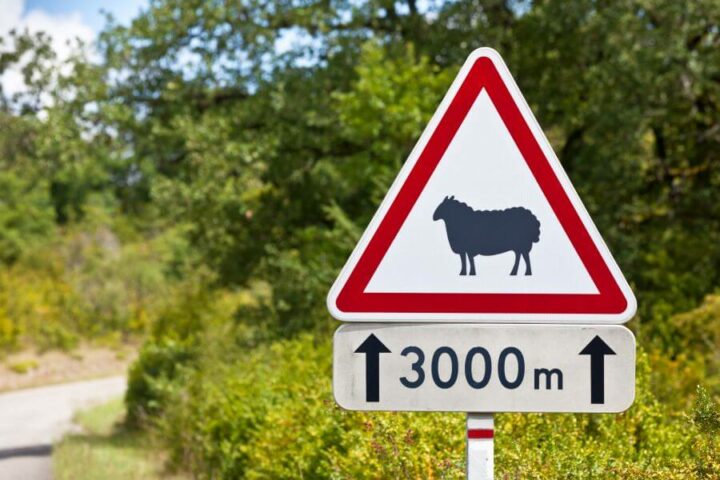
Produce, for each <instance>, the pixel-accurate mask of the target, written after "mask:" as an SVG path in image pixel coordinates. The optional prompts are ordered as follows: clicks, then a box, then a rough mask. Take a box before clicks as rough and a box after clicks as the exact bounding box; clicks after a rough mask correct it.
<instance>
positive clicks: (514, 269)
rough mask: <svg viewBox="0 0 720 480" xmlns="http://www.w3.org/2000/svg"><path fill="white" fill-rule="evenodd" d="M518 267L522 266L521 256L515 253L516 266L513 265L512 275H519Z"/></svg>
mask: <svg viewBox="0 0 720 480" xmlns="http://www.w3.org/2000/svg"><path fill="white" fill-rule="evenodd" d="M518 266H520V254H519V253H518V252H515V264H514V265H513V269H512V271H511V272H510V275H517V271H518Z"/></svg>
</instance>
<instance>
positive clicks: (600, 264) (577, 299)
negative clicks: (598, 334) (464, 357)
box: [336, 57, 628, 314]
mask: <svg viewBox="0 0 720 480" xmlns="http://www.w3.org/2000/svg"><path fill="white" fill-rule="evenodd" d="M483 88H484V89H486V91H487V93H488V95H489V97H490V99H491V100H492V102H493V104H494V105H495V108H496V109H497V111H498V113H499V114H500V117H501V118H502V120H503V122H504V123H505V126H506V128H507V129H508V131H509V132H510V135H511V136H512V138H513V139H514V141H515V143H516V145H517V147H518V149H519V150H520V153H521V154H522V156H523V157H524V159H525V161H526V162H527V165H528V167H529V168H530V170H531V172H532V174H533V176H534V177H535V179H536V181H537V182H538V184H539V186H540V188H541V190H542V191H543V193H544V194H545V197H546V198H547V200H548V202H549V203H550V206H551V208H552V209H553V211H554V213H555V215H556V216H557V218H558V220H559V221H560V224H561V225H562V227H563V228H564V230H565V233H566V234H567V236H568V238H569V239H570V242H571V243H572V245H573V246H574V247H575V250H576V251H577V254H578V256H579V257H580V259H581V260H582V262H583V264H584V265H585V268H586V269H587V271H588V273H589V274H590V277H591V278H592V280H593V281H594V282H595V286H596V287H597V289H598V292H599V293H597V294H536V293H533V294H525V293H507V294H503V293H501V294H498V293H374V292H373V293H366V292H365V291H364V290H365V288H366V287H367V285H368V283H369V282H370V279H371V278H372V276H373V274H374V273H375V270H376V269H377V267H378V266H379V265H380V262H381V261H382V259H383V257H384V256H385V253H386V252H387V250H388V249H389V247H390V245H391V244H392V242H393V241H394V239H395V236H396V235H397V233H398V231H399V230H400V228H401V227H402V225H403V223H404V222H405V219H406V217H407V216H408V214H409V213H410V211H411V209H412V207H413V206H414V204H415V201H416V200H417V199H418V197H419V196H420V194H421V193H422V191H423V189H424V188H425V185H426V183H427V181H428V179H429V178H430V177H431V175H432V174H433V172H434V171H435V167H436V166H437V165H438V163H439V161H440V159H441V158H442V157H443V154H444V153H445V150H446V149H447V147H448V145H449V144H450V142H451V141H452V139H453V137H454V136H455V133H456V132H457V130H458V128H459V127H460V125H461V124H462V122H463V121H464V119H465V116H466V115H467V113H468V111H469V110H470V108H471V107H472V105H473V103H474V102H475V99H476V98H477V96H478V95H479V94H480V92H481V91H482V89H483ZM336 306H337V308H338V309H339V310H340V311H342V312H346V313H440V314H553V313H554V314H621V313H623V312H624V311H625V310H626V308H627V306H628V301H627V299H626V298H625V295H624V294H623V292H622V290H621V289H620V286H619V285H618V283H617V282H616V280H615V278H614V277H613V275H612V273H611V271H610V268H609V267H608V265H607V264H606V262H605V260H604V259H603V257H602V255H601V254H600V252H599V250H598V247H597V246H596V245H595V242H594V241H593V238H592V236H591V235H590V233H589V232H588V230H587V229H586V227H585V225H584V224H583V222H582V220H581V218H580V216H579V215H578V212H577V211H576V210H575V207H574V206H573V204H572V202H571V201H570V198H569V197H568V194H567V193H566V192H565V189H564V188H563V186H562V184H561V182H560V180H559V179H558V178H557V176H556V174H555V172H554V171H553V168H552V166H551V165H550V162H549V161H548V158H547V157H546V156H545V154H544V152H543V150H542V148H541V147H540V145H539V143H538V141H537V139H536V138H535V136H534V135H533V133H532V130H531V129H530V127H529V126H528V124H527V123H526V121H525V118H524V117H523V115H522V112H521V110H520V108H519V107H518V105H517V104H516V102H515V100H514V99H513V96H512V95H511V93H510V91H509V90H508V87H507V85H505V83H504V81H503V79H502V77H501V76H500V74H499V72H498V70H497V68H496V67H495V65H494V63H493V61H492V60H491V59H490V58H488V57H480V58H478V59H477V60H476V61H475V62H474V64H473V65H472V67H471V69H470V71H469V72H468V74H467V76H466V77H465V79H464V81H463V83H462V85H461V86H460V88H459V89H458V91H457V93H456V95H455V98H453V99H452V101H451V103H450V105H449V106H448V108H447V110H446V111H445V113H444V114H443V116H442V118H441V120H440V122H439V123H438V125H437V128H436V129H435V131H434V132H433V133H432V135H431V137H430V139H429V140H428V142H427V144H426V145H425V148H424V150H423V151H422V152H421V154H420V157H419V158H418V160H417V162H416V163H415V165H414V166H413V168H412V170H411V171H410V173H409V175H408V176H407V178H406V180H405V183H404V184H403V185H402V186H401V188H400V190H399V192H398V194H397V196H396V197H395V199H394V201H393V203H392V205H391V206H390V208H389V209H388V210H387V213H386V215H385V217H384V218H383V219H382V221H381V222H380V224H379V226H378V228H377V230H376V231H375V234H374V236H373V237H372V238H371V239H370V241H369V242H368V243H367V245H366V248H365V251H364V252H362V255H361V257H360V258H359V260H358V262H357V263H356V265H355V268H354V269H353V271H352V272H351V273H350V275H349V276H348V278H347V281H346V283H345V285H343V286H342V289H341V290H340V292H339V294H338V296H337V300H336Z"/></svg>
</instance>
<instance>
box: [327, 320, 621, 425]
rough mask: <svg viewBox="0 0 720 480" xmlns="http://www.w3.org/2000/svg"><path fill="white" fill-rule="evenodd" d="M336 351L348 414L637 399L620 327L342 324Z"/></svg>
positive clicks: (539, 407) (337, 381) (580, 405)
mask: <svg viewBox="0 0 720 480" xmlns="http://www.w3.org/2000/svg"><path fill="white" fill-rule="evenodd" d="M333 355H334V363H333V392H334V394H335V400H336V401H337V403H338V405H340V406H341V407H343V408H346V409H349V410H410V411H458V412H588V413H610V412H622V411H624V410H626V409H627V408H629V407H630V405H632V403H633V400H634V398H635V337H634V336H633V334H632V332H631V331H630V330H628V329H627V328H625V327H621V326H571V325H541V326H536V325H472V324H445V325H439V324H435V325H428V324H415V325H411V324H404V325H403V324H355V325H343V326H342V327H340V328H338V330H337V331H336V332H335V338H334V353H333Z"/></svg>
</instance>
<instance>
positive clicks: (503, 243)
mask: <svg viewBox="0 0 720 480" xmlns="http://www.w3.org/2000/svg"><path fill="white" fill-rule="evenodd" d="M433 220H443V221H444V222H445V229H446V231H447V237H448V242H449V244H450V248H451V250H452V251H453V252H454V253H456V254H458V255H460V259H461V263H462V269H461V271H460V275H466V258H467V259H468V260H469V263H470V275H475V256H477V255H497V254H500V253H504V252H509V251H512V252H514V253H515V264H514V265H513V269H512V271H511V272H510V275H517V269H518V265H519V261H520V257H522V258H523V260H524V262H525V275H532V268H531V266H530V250H532V247H533V244H534V243H537V242H539V241H540V222H539V221H538V219H537V217H535V215H533V213H532V212H531V211H530V210H528V209H527V208H525V207H512V208H507V209H505V210H474V209H473V208H472V207H470V206H469V205H467V204H465V203H463V202H461V201H459V200H455V198H454V197H445V199H444V200H443V201H442V202H441V203H440V205H438V207H437V209H436V210H435V214H434V215H433Z"/></svg>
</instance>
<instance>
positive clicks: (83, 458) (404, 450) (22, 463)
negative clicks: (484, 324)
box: [0, 0, 720, 479]
mask: <svg viewBox="0 0 720 480" xmlns="http://www.w3.org/2000/svg"><path fill="white" fill-rule="evenodd" d="M101 10H102V12H101ZM479 46H491V47H493V48H495V49H497V50H498V51H499V52H500V53H501V54H502V55H503V57H504V58H505V60H506V62H507V63H508V66H509V68H510V70H511V71H512V72H513V74H514V75H515V78H516V80H517V82H518V84H519V85H520V88H521V89H522V90H523V92H524V94H525V96H526V98H527V100H528V102H529V103H530V105H531V108H532V109H533V111H534V112H535V114H536V116H537V117H538V120H539V122H540V124H541V125H542V127H543V128H544V130H545V131H546V133H547V135H548V137H549V139H550V141H551V143H552V144H553V146H554V148H555V151H556V152H557V154H558V156H559V157H560V159H561V161H562V163H563V165H564V167H565V169H566V170H567V172H568V174H569V176H570V177H571V179H572V181H573V183H574V184H575V187H576V188H577V190H578V192H579V194H580V197H581V198H582V199H583V201H584V203H585V205H586V207H587V209H588V210H589V212H590V214H591V215H592V217H593V218H594V219H595V222H596V224H597V226H598V228H599V230H600V232H601V233H602V235H603V236H604V238H605V240H606V242H607V243H608V244H609V246H610V249H611V251H612V252H613V254H614V256H615V258H616V259H617V260H618V263H619V264H620V266H621V268H622V269H623V271H624V272H625V274H626V276H627V278H628V280H629V281H630V283H631V284H632V286H633V288H634V290H635V293H636V295H637V298H638V302H639V311H638V315H637V316H636V317H635V319H633V320H632V321H631V322H630V323H629V324H628V326H629V327H630V328H631V329H632V330H633V331H634V332H635V334H636V336H637V340H638V346H639V352H638V357H639V360H638V375H637V398H636V401H635V404H634V406H633V407H632V408H631V409H630V410H629V411H627V412H626V413H624V414H621V415H593V416H590V415H556V414H555V415H549V414H545V415H539V414H521V415H517V414H502V415H498V416H497V417H496V428H497V434H496V471H497V475H498V478H507V479H511V478H512V479H515V478H523V479H525V478H538V479H545V478H548V479H555V478H566V479H601V478H602V479H606V478H623V479H689V478H697V479H717V478H720V440H718V436H719V435H720V409H719V408H718V395H719V394H720V290H719V289H718V287H719V286H720V123H718V120H720V109H719V106H720V48H719V47H720V3H719V2H717V1H716V0H699V1H695V2H678V1H676V0H635V1H630V0H627V1H617V2H609V1H600V0H575V1H571V2H570V1H558V0H546V1H511V0H508V1H502V0H457V1H440V0H398V1H394V0H349V1H348V0H237V1H230V0H208V1H201V0H124V1H114V0H103V1H94V2H85V1H80V0H77V1H64V2H54V1H49V0H48V1H30V0H26V1H23V0H0V89H1V90H0V390H4V391H8V392H10V393H5V394H2V395H0V406H2V408H0V477H2V478H52V476H54V477H55V478H67V479H86V478H104V479H116V478H117V479H119V478H122V479H126V478H127V479H130V478H149V479H152V478H166V477H167V478H228V479H240V478H249V479H265V478H268V479H275V478H278V479H279V478H311V479H345V478H347V479H351V478H352V479H359V478H368V479H380V478H383V479H384V478H388V479H395V478H408V479H410V478H412V479H426V478H447V479H450V478H463V476H464V465H465V460H464V442H465V433H464V415H462V414H418V413H412V414H410V413H358V412H345V411H342V410H341V409H339V407H337V406H336V405H335V403H334V401H333V397H332V394H331V338H332V332H333V330H334V329H335V328H336V327H337V322H336V321H334V320H333V319H331V318H330V317H329V315H328V313H327V311H326V308H325V295H326V292H327V290H328V288H329V286H330V285H331V283H332V281H333V280H334V278H335V275H336V274H337V272H338V271H339V269H340V267H341V266H342V264H343V263H344V261H345V259H346V257H347V255H348V254H349V252H350V250H351V249H352V247H353V246H354V244H355V242H356V240H357V239H358V237H359V235H360V234H361V232H362V230H363V229H364V227H365V225H366V224H367V222H368V221H369V219H370V217H371V216H372V214H373V213H374V211H375V208H376V207H377V205H378V204H379V202H380V200H381V199H382V197H383V195H384V193H385V192H386V189H387V188H388V186H389V184H390V183H391V181H392V180H393V178H394V176H395V174H396V173H397V171H398V170H399V168H400V166H401V165H402V163H403V161H404V159H405V158H406V156H407V155H408V154H409V152H410V150H411V148H412V146H413V145H414V142H415V141H416V140H417V138H418V136H419V134H420V132H421V131H422V129H423V128H424V126H425V124H426V122H427V121H428V119H429V118H430V116H431V115H432V113H433V111H434V109H435V108H436V106H437V105H438V103H439V101H440V99H441V98H442V96H443V94H444V93H445V91H446V89H447V88H448V87H449V84H450V82H451V81H452V79H453V78H454V76H455V75H456V73H457V71H458V69H459V66H460V65H461V64H462V62H463V61H464V59H465V58H466V56H467V55H468V54H469V53H470V51H472V50H473V49H474V48H476V47H479ZM100 377H107V378H105V380H101V381H99V380H90V381H89V382H88V379H96V378H100ZM125 379H127V393H126V394H125V396H124V397H122V395H123V390H124V388H125ZM79 381H84V382H81V383H73V384H72V385H74V387H73V388H75V390H72V392H71V393H68V388H70V387H68V386H67V385H66V382H79ZM93 382H95V383H93ZM98 382H99V383H98ZM40 385H55V386H53V387H47V386H45V387H43V388H44V389H40V390H37V389H32V388H30V387H38V386H40ZM17 389H22V390H19V391H18V390H17ZM22 392H24V393H23V395H26V396H25V397H18V395H20V394H21V393H22ZM33 392H40V393H33ZM13 395H14V396H13ZM8 398H9V399H10V400H7V399H8ZM18 398H20V400H18ZM4 399H5V400H4ZM91 400H92V401H93V402H94V403H97V402H99V401H102V403H100V404H99V406H96V407H94V408H92V409H90V410H83V411H82V412H81V413H75V414H74V415H75V417H74V423H75V427H74V428H73V431H72V432H71V433H68V426H69V425H70V420H71V417H72V415H73V413H72V412H77V410H78V408H79V405H81V404H84V403H83V402H89V401H91ZM108 401H110V403H107V402H108ZM3 402H7V403H3ZM12 402H15V403H12ZM61 402H66V403H67V405H68V407H67V408H66V409H64V410H63V412H65V413H63V415H64V416H61V417H62V418H53V419H52V420H51V421H49V424H50V425H51V426H50V427H48V426H47V425H44V424H43V425H42V426H40V425H39V422H40V419H41V418H43V413H42V412H45V413H46V414H49V413H48V412H50V413H52V412H59V411H60V407H59V405H60V404H61ZM63 405H64V404H63ZM31 407H32V408H31ZM21 410H22V411H23V412H24V413H23V414H22V415H21V414H20V411H21ZM35 420H37V422H38V425H36V430H37V431H35V430H33V431H34V432H35V434H36V435H35V434H33V435H35V436H34V437H33V436H32V435H30V436H28V437H27V438H26V437H22V435H24V434H22V433H21V431H22V429H23V428H25V429H27V428H29V426H30V425H34V423H33V422H34V421H35ZM59 425H62V427H60V426H59ZM33 428H35V427H33ZM1 429H4V430H1ZM48 429H50V430H48ZM38 432H40V433H38ZM31 433H32V432H31ZM21 437H22V438H21ZM13 452H15V453H13ZM18 452H19V453H18ZM3 468H6V469H7V470H4V471H3V470H2V469H3ZM3 472H5V473H3ZM23 475H24V476H23Z"/></svg>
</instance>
